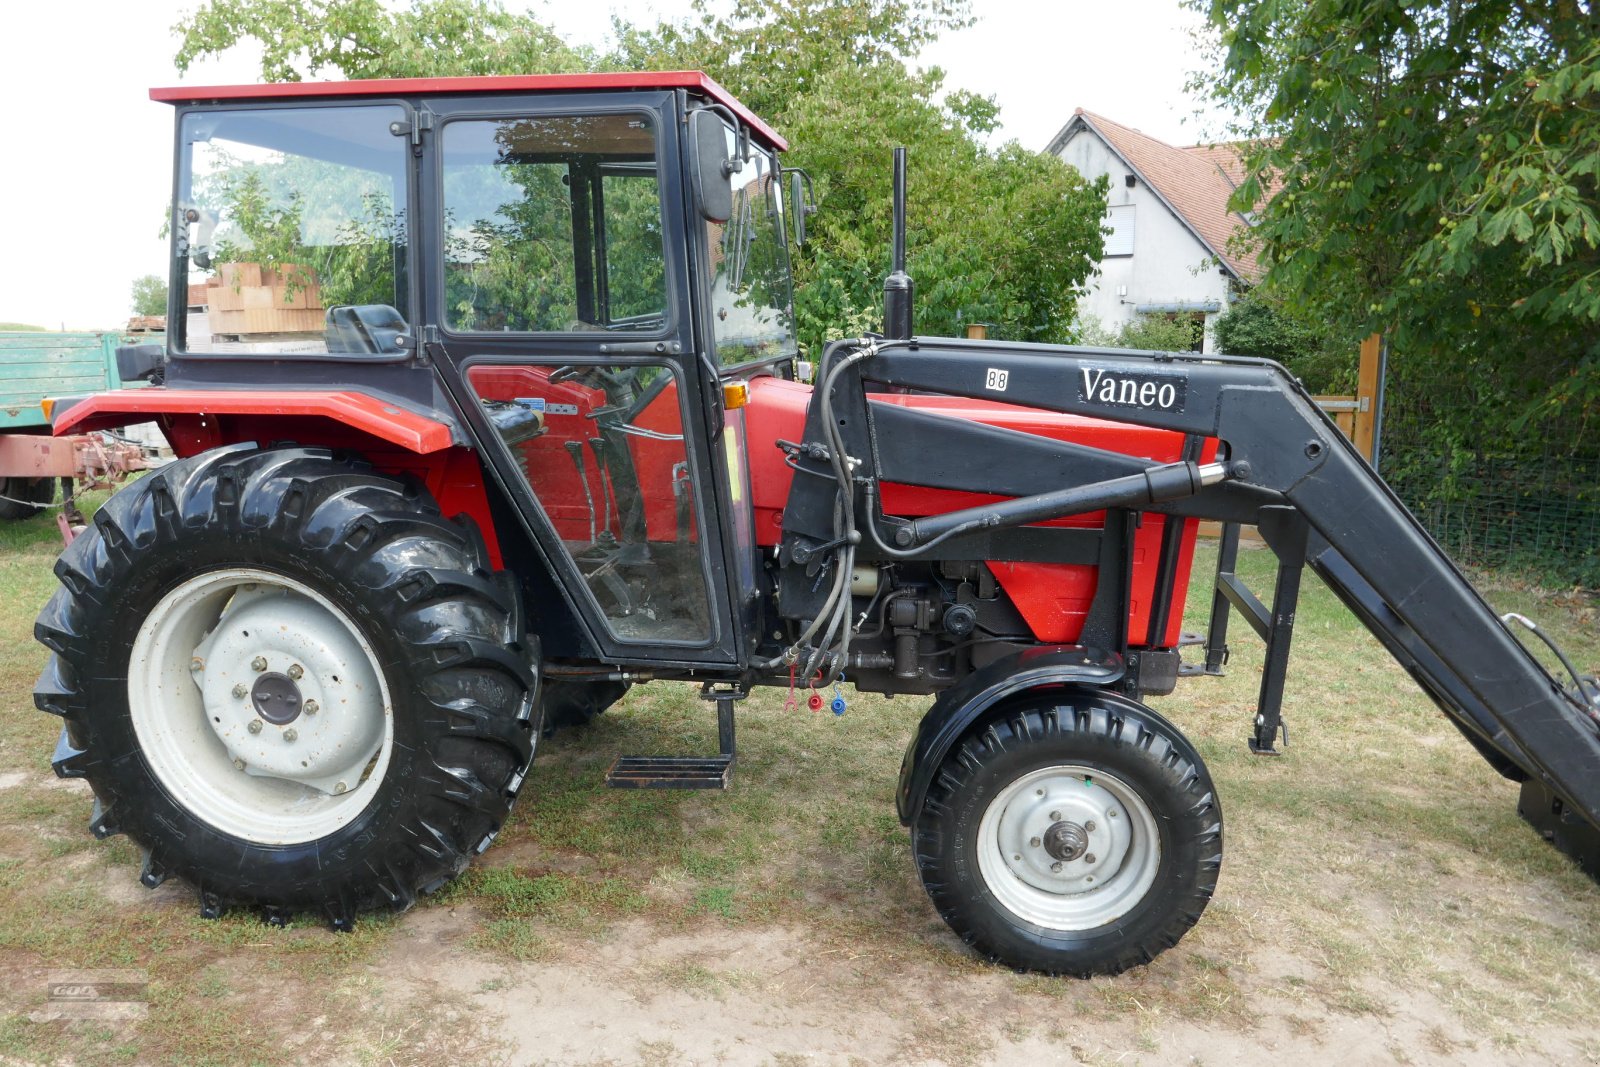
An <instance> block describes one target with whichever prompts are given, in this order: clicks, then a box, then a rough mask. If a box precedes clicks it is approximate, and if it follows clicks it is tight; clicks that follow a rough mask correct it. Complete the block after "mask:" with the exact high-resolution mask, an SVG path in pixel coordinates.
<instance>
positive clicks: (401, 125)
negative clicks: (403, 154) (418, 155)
mask: <svg viewBox="0 0 1600 1067" xmlns="http://www.w3.org/2000/svg"><path fill="white" fill-rule="evenodd" d="M431 129H433V112H431V111H414V112H412V113H411V121H410V122H391V123H389V132H390V133H392V134H394V135H395V136H396V137H405V138H408V139H409V140H410V141H411V147H412V148H413V149H414V150H416V151H418V152H420V151H421V150H422V135H423V134H424V133H425V132H427V131H428V130H431Z"/></svg>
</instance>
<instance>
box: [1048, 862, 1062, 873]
mask: <svg viewBox="0 0 1600 1067" xmlns="http://www.w3.org/2000/svg"><path fill="white" fill-rule="evenodd" d="M1050 869H1051V870H1052V871H1055V872H1056V873H1057V874H1060V873H1061V864H1060V863H1052V864H1051V865H1050Z"/></svg>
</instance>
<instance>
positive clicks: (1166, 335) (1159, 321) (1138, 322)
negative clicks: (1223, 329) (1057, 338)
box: [1075, 314, 1205, 352]
mask: <svg viewBox="0 0 1600 1067" xmlns="http://www.w3.org/2000/svg"><path fill="white" fill-rule="evenodd" d="M1204 329H1205V324H1204V322H1202V321H1201V320H1200V319H1198V318H1193V317H1185V316H1178V315H1143V314H1142V315H1137V316H1135V317H1134V318H1133V319H1131V320H1130V321H1128V322H1125V323H1123V324H1122V325H1121V326H1120V327H1119V328H1117V329H1115V330H1108V329H1106V327H1105V326H1104V325H1102V324H1101V323H1100V322H1099V321H1098V320H1093V319H1091V320H1088V321H1085V322H1083V323H1080V325H1079V328H1078V336H1077V337H1076V338H1075V340H1076V342H1077V343H1078V344H1081V345H1096V346H1100V347H1104V348H1138V349H1143V350H1145V351H1148V352H1196V351H1199V349H1200V342H1201V339H1202V332H1203V331H1204Z"/></svg>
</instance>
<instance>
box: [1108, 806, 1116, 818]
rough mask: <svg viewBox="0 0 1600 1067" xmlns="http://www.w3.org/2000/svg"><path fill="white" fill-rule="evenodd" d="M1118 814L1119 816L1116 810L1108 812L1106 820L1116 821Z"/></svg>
mask: <svg viewBox="0 0 1600 1067" xmlns="http://www.w3.org/2000/svg"><path fill="white" fill-rule="evenodd" d="M1117 814H1118V813H1117V809H1116V808H1112V809H1111V810H1110V811H1108V812H1106V818H1108V819H1115V818H1116V817H1117Z"/></svg>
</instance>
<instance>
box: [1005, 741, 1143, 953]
mask: <svg viewBox="0 0 1600 1067" xmlns="http://www.w3.org/2000/svg"><path fill="white" fill-rule="evenodd" d="M1160 855H1161V849H1160V844H1159V841H1158V833H1157V829H1156V823H1155V818H1154V816H1152V815H1151V813H1150V809H1149V806H1148V805H1147V804H1146V803H1145V802H1144V800H1143V799H1142V798H1140V797H1139V795H1138V794H1137V793H1136V792H1135V791H1134V790H1133V789H1132V788H1131V787H1130V786H1129V785H1128V784H1127V783H1126V782H1124V781H1122V780H1120V779H1119V778H1117V777H1115V776H1113V775H1111V774H1109V773H1107V772H1105V771H1103V770H1100V769H1096V768H1091V767H1084V766H1081V765H1072V764H1063V765H1058V766H1053V767H1045V768H1041V769H1040V770H1037V771H1034V772H1032V773H1030V774H1026V775H1023V776H1022V777H1020V778H1017V779H1015V780H1013V781H1012V782H1011V783H1010V784H1009V785H1007V786H1006V787H1005V788H1003V789H1001V790H1000V792H999V793H998V794H997V795H996V796H995V798H994V800H993V801H991V802H990V804H989V806H988V808H987V809H986V810H985V812H984V815H983V819H982V821H981V823H980V825H979V829H978V864H979V869H980V870H981V871H982V872H983V877H984V880H985V882H986V883H987V885H988V887H989V889H990V891H991V892H993V893H994V895H995V897H996V899H997V900H998V901H999V902H1000V903H1001V904H1002V905H1003V906H1004V907H1006V908H1007V909H1009V910H1010V911H1011V912H1013V913H1014V914H1016V915H1018V916H1019V917H1021V918H1022V919H1024V920H1025V921H1027V922H1032V923H1036V924H1038V925H1040V926H1044V927H1047V928H1050V929H1056V930H1084V929H1090V928H1093V927H1096V926H1100V925H1102V924H1104V923H1106V922H1110V921H1111V920H1112V919H1115V918H1116V917H1117V916H1119V915H1122V914H1124V913H1125V912H1126V911H1127V910H1128V909H1129V908H1131V907H1133V906H1134V904H1136V903H1137V902H1138V900H1139V899H1140V898H1141V897H1142V896H1143V895H1144V893H1145V891H1146V890H1147V889H1148V888H1149V886H1150V884H1151V882H1152V881H1153V880H1154V878H1155V872H1156V867H1157V865H1158V864H1159V862H1160Z"/></svg>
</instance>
